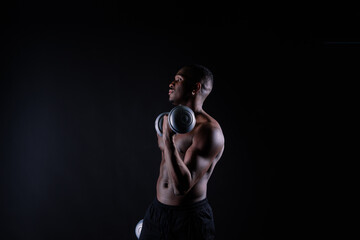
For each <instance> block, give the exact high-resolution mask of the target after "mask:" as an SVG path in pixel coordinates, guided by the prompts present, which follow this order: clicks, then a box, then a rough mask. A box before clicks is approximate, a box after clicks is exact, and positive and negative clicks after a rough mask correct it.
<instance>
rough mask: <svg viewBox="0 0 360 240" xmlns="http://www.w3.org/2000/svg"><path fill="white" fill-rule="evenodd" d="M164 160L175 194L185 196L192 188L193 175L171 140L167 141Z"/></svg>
mask: <svg viewBox="0 0 360 240" xmlns="http://www.w3.org/2000/svg"><path fill="white" fill-rule="evenodd" d="M164 159H165V162H166V168H167V171H168V174H169V178H170V179H171V182H172V183H173V187H174V193H175V194H176V195H181V194H184V193H185V192H186V191H187V190H188V189H189V187H190V182H191V174H190V171H189V169H188V168H187V166H186V165H185V163H184V162H183V160H182V159H181V158H180V156H179V155H178V153H177V150H176V149H175V147H174V145H173V143H172V141H171V140H170V139H166V140H165V147H164Z"/></svg>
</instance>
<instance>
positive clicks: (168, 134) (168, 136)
mask: <svg viewBox="0 0 360 240" xmlns="http://www.w3.org/2000/svg"><path fill="white" fill-rule="evenodd" d="M162 132H163V139H164V142H165V141H166V140H170V141H171V142H172V143H173V136H174V135H175V132H174V131H173V130H171V128H170V126H169V122H168V115H164V120H163V127H162Z"/></svg>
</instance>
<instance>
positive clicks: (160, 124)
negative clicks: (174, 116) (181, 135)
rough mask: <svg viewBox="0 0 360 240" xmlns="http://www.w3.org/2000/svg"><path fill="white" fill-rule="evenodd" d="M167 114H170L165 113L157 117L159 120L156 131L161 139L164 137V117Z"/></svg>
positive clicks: (157, 120)
mask: <svg viewBox="0 0 360 240" xmlns="http://www.w3.org/2000/svg"><path fill="white" fill-rule="evenodd" d="M166 114H169V112H163V113H161V114H159V116H157V118H156V120H155V130H156V132H157V134H159V136H160V137H162V126H163V120H164V116H165V115H166Z"/></svg>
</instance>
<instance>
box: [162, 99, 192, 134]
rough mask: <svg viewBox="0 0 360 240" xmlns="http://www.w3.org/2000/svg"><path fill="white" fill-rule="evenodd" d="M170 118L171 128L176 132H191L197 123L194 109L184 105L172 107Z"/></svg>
mask: <svg viewBox="0 0 360 240" xmlns="http://www.w3.org/2000/svg"><path fill="white" fill-rule="evenodd" d="M168 120H169V125H170V128H171V130H173V131H174V132H176V133H187V132H190V131H191V130H192V129H193V128H194V127H195V124H196V120H195V114H194V112H193V110H191V108H189V107H186V106H182V105H179V106H176V107H174V108H173V109H171V111H170V112H169V118H168Z"/></svg>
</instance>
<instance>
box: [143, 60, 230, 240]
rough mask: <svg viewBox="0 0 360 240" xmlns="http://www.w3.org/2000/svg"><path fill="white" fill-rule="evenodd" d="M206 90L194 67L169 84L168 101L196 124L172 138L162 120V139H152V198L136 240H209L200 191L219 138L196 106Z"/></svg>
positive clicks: (206, 79)
mask: <svg viewBox="0 0 360 240" xmlns="http://www.w3.org/2000/svg"><path fill="white" fill-rule="evenodd" d="M212 87H213V75H212V73H211V72H210V71H209V70H208V69H207V68H205V67H203V66H200V65H188V66H184V67H182V68H181V69H180V70H179V71H178V72H177V74H176V75H175V78H174V81H172V82H171V83H170V85H169V88H170V89H169V100H170V102H171V103H172V104H174V105H183V106H188V107H190V108H191V109H192V110H193V111H194V113H195V117H196V125H195V127H194V129H193V130H192V131H190V132H188V133H185V134H175V133H174V132H173V131H172V130H171V128H170V126H169V125H168V121H167V116H164V121H163V128H162V131H163V135H162V136H159V135H157V138H158V146H159V148H160V150H161V156H162V161H161V164H160V174H159V178H158V181H157V186H156V190H157V194H156V196H157V197H156V198H155V200H154V201H153V202H152V203H151V204H150V206H149V208H148V209H147V211H146V214H145V217H144V222H143V226H142V232H141V235H140V239H141V240H149V239H156V240H160V239H186V240H191V239H194V240H202V239H207V240H208V239H215V226H214V219H213V213H212V209H211V207H210V205H209V203H208V201H207V195H206V191H207V182H208V180H209V178H210V176H211V174H212V172H213V170H214V168H215V165H216V163H217V162H218V161H219V159H220V158H221V155H222V153H223V151H224V135H223V133H222V130H221V127H220V125H219V123H218V122H217V121H216V120H215V119H214V118H212V117H211V116H210V115H209V114H207V113H206V112H205V111H204V110H203V108H202V107H203V103H204V101H205V99H206V97H207V96H208V95H209V93H210V92H211V90H212Z"/></svg>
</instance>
